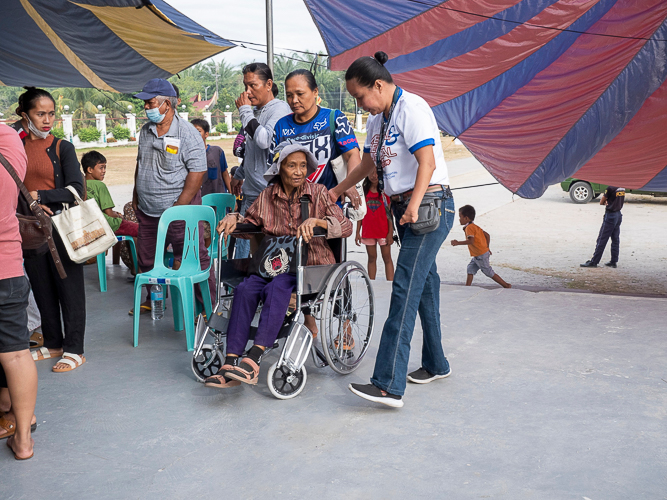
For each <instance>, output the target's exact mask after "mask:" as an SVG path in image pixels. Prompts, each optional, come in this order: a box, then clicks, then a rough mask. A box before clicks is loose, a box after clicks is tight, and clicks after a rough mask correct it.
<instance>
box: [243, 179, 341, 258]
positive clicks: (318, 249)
mask: <svg viewBox="0 0 667 500" xmlns="http://www.w3.org/2000/svg"><path fill="white" fill-rule="evenodd" d="M304 194H305V195H306V196H308V197H310V203H309V204H308V205H309V210H310V217H314V218H316V219H321V220H325V221H326V222H327V239H331V238H347V237H348V236H350V235H351V234H352V222H350V220H349V219H348V218H347V217H345V216H344V215H343V211H342V210H341V209H340V207H339V206H338V205H336V204H335V203H334V202H332V201H331V198H330V197H329V191H327V188H326V187H325V186H324V185H322V184H311V183H309V182H305V183H304V184H303V185H301V186H299V187H298V188H297V189H295V190H294V191H293V192H292V195H291V196H290V197H289V198H288V197H287V194H286V193H285V191H284V190H283V188H282V186H281V185H280V184H279V183H276V184H272V185H271V186H269V187H267V188H266V189H265V190H264V191H262V192H261V193H260V194H259V196H258V197H257V199H256V200H255V202H254V203H253V204H252V205H250V207H249V208H248V210H247V211H246V214H245V218H244V219H243V220H242V221H241V222H245V223H249V224H254V225H256V226H260V227H261V228H262V231H263V232H264V233H265V234H268V235H271V236H284V235H291V236H296V230H297V228H298V227H299V226H300V225H301V223H302V222H303V220H302V219H301V203H300V202H299V198H301V196H302V195H304ZM335 262H336V260H335V259H334V254H333V252H332V251H331V248H330V247H329V245H328V244H327V242H326V241H325V240H324V238H321V237H319V238H313V239H312V240H311V241H310V246H309V250H308V265H309V266H315V265H326V264H334V263H335Z"/></svg>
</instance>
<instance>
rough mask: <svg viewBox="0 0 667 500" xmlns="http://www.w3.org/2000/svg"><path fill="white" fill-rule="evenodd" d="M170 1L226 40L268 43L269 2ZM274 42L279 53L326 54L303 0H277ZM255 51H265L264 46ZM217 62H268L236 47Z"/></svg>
mask: <svg viewBox="0 0 667 500" xmlns="http://www.w3.org/2000/svg"><path fill="white" fill-rule="evenodd" d="M166 1H167V3H168V4H169V5H171V6H172V7H174V8H175V9H177V10H179V11H181V12H182V13H183V14H185V15H186V16H188V17H189V18H190V19H192V20H194V21H196V22H197V23H199V24H201V25H202V26H204V27H205V28H207V29H209V30H211V31H212V32H214V33H215V34H217V35H219V36H221V37H222V38H226V39H227V40H242V41H247V42H254V43H261V44H265V43H266V2H265V0H241V1H239V0H166ZM273 42H274V46H275V49H274V51H275V53H277V54H279V53H287V54H289V53H290V51H289V50H284V49H297V50H310V51H313V52H326V50H325V47H324V42H323V41H322V37H321V36H320V34H319V31H317V27H316V26H315V23H314V22H313V19H312V18H311V17H310V14H309V12H308V9H307V8H306V5H305V3H304V2H303V0H273ZM237 45H238V44H237ZM279 47H282V49H281V48H279ZM255 48H257V49H265V48H264V47H255ZM214 59H216V60H220V59H223V60H224V61H226V62H227V63H229V64H231V65H233V66H236V65H240V64H242V63H245V62H252V61H258V62H259V61H262V62H266V54H265V53H260V52H256V51H253V50H248V49H244V48H242V47H235V48H233V49H229V50H227V51H225V52H223V53H222V54H221V55H219V56H216V57H215V58H214Z"/></svg>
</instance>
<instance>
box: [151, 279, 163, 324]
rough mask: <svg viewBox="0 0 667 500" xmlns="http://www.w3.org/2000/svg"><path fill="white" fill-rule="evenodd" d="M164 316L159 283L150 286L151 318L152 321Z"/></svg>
mask: <svg viewBox="0 0 667 500" xmlns="http://www.w3.org/2000/svg"><path fill="white" fill-rule="evenodd" d="M163 317H164V295H163V293H162V286H161V285H153V286H151V319H152V320H153V321H155V320H158V319H162V318H163Z"/></svg>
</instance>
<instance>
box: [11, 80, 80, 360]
mask: <svg viewBox="0 0 667 500" xmlns="http://www.w3.org/2000/svg"><path fill="white" fill-rule="evenodd" d="M16 114H17V115H18V116H20V117H21V120H19V121H18V122H16V123H14V124H13V125H12V126H13V127H14V129H15V130H16V131H17V132H18V133H19V136H20V137H21V140H22V141H23V146H24V147H25V151H26V154H27V156H28V170H27V172H26V176H25V181H24V184H25V186H26V188H27V189H28V191H30V194H31V195H32V197H33V198H34V199H35V200H37V202H38V203H39V204H40V206H41V207H42V209H43V210H44V211H45V212H46V213H47V214H49V215H53V214H55V213H58V212H60V211H61V210H62V209H63V203H69V204H74V196H73V195H72V193H71V192H70V191H69V190H68V189H66V186H72V187H73V188H74V189H76V191H77V192H78V193H79V196H81V197H82V198H83V197H84V189H83V175H82V174H81V167H80V165H79V160H78V159H77V157H76V151H75V149H74V146H73V145H72V143H70V142H68V141H64V140H58V139H56V138H55V137H54V136H53V135H51V133H50V132H51V129H52V128H53V125H54V122H55V115H56V111H55V101H54V100H53V97H52V96H51V94H49V93H48V92H47V91H46V90H42V89H36V88H35V87H26V92H24V93H23V94H21V96H20V97H19V105H18V108H17V109H16ZM53 240H54V241H55V244H56V248H57V249H58V254H59V255H60V259H61V261H62V265H63V267H64V268H65V272H66V273H67V278H65V279H62V278H60V276H59V274H58V271H57V270H56V266H55V263H54V262H53V257H52V256H51V253H50V252H48V251H47V247H46V245H45V246H44V248H42V249H38V250H26V251H24V253H23V256H24V266H25V269H26V272H27V273H28V278H29V279H30V285H31V286H32V290H33V293H34V295H35V301H36V302H37V307H38V308H39V312H40V314H41V316H42V333H43V335H44V347H42V348H41V349H40V350H38V351H35V352H33V358H34V359H35V360H40V359H47V358H52V357H54V356H62V359H60V360H59V361H58V363H56V365H55V366H54V367H53V371H54V372H66V371H71V370H73V369H75V368H78V367H79V366H80V365H82V364H83V363H84V362H85V358H84V357H83V337H84V333H85V328H86V301H85V288H84V281H83V265H82V264H75V263H74V262H72V261H71V260H70V259H69V257H68V255H67V250H66V249H65V247H64V246H63V243H62V240H61V238H60V235H59V234H58V232H57V231H53ZM63 324H64V332H63V327H62V325H63Z"/></svg>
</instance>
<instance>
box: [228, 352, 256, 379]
mask: <svg viewBox="0 0 667 500" xmlns="http://www.w3.org/2000/svg"><path fill="white" fill-rule="evenodd" d="M225 377H226V378H231V379H234V380H238V381H239V382H243V383H244V384H250V385H257V381H258V380H259V365H258V364H257V363H255V362H254V361H253V360H252V359H250V358H243V359H242V360H241V362H240V363H239V364H238V366H233V367H232V369H231V370H229V371H228V372H227V373H226V374H225Z"/></svg>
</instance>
